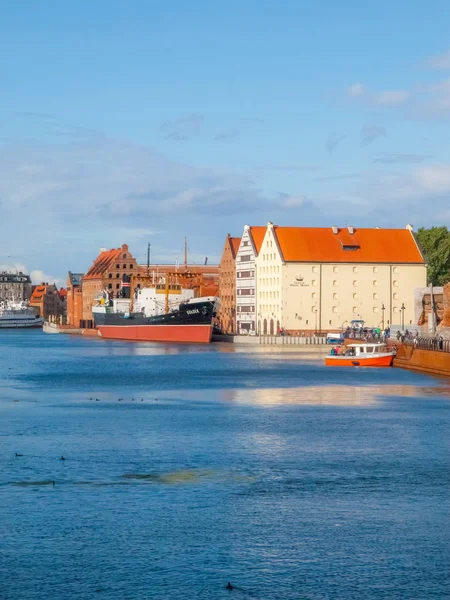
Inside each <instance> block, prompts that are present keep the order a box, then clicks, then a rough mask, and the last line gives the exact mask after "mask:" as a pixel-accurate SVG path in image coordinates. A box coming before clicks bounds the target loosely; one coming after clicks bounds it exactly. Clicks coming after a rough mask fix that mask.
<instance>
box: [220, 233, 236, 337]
mask: <svg viewBox="0 0 450 600" xmlns="http://www.w3.org/2000/svg"><path fill="white" fill-rule="evenodd" d="M240 243H241V238H238V237H231V236H230V234H228V235H227V237H226V239H225V244H224V247H223V252H222V258H221V260H220V265H219V297H220V300H221V303H222V304H221V307H220V311H219V314H218V321H219V325H220V328H221V330H222V332H223V333H235V332H236V255H237V252H238V250H239V244H240Z"/></svg>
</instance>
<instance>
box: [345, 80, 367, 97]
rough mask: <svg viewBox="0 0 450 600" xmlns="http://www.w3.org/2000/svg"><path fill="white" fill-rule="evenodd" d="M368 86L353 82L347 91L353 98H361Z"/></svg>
mask: <svg viewBox="0 0 450 600" xmlns="http://www.w3.org/2000/svg"><path fill="white" fill-rule="evenodd" d="M366 91H367V90H366V86H365V85H364V84H363V83H353V84H352V85H350V86H349V87H348V88H347V93H348V95H349V96H351V97H352V98H360V97H361V96H364V94H365V93H366Z"/></svg>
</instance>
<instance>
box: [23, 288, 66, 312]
mask: <svg viewBox="0 0 450 600" xmlns="http://www.w3.org/2000/svg"><path fill="white" fill-rule="evenodd" d="M30 306H33V307H34V308H35V309H36V312H37V313H38V314H39V316H41V317H44V319H48V318H50V317H55V318H59V317H62V316H63V315H64V311H65V301H64V300H63V299H62V298H61V296H60V294H59V291H58V288H57V287H56V285H55V284H54V283H52V284H48V283H41V284H40V285H36V286H34V289H33V293H32V294H31V298H30Z"/></svg>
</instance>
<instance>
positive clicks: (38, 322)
mask: <svg viewBox="0 0 450 600" xmlns="http://www.w3.org/2000/svg"><path fill="white" fill-rule="evenodd" d="M43 325H44V319H43V318H41V317H39V316H38V315H36V313H35V312H34V310H33V309H32V308H30V307H29V306H28V304H27V303H26V302H16V301H9V302H8V301H7V300H2V301H0V329H29V328H36V327H42V326H43Z"/></svg>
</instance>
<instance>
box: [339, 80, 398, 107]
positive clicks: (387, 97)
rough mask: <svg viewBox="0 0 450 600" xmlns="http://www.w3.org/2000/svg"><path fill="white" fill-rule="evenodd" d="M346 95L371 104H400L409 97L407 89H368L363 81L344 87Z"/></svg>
mask: <svg viewBox="0 0 450 600" xmlns="http://www.w3.org/2000/svg"><path fill="white" fill-rule="evenodd" d="M346 95H347V96H348V97H349V98H351V99H353V100H359V101H361V100H363V101H364V102H365V103H367V104H370V105H373V106H386V107H389V106H400V105H402V104H405V103H406V102H407V101H408V100H409V99H410V92H409V91H408V90H381V91H374V90H370V89H369V88H368V87H366V86H365V85H364V84H363V83H353V84H352V85H350V86H349V87H348V88H347V89H346Z"/></svg>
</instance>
